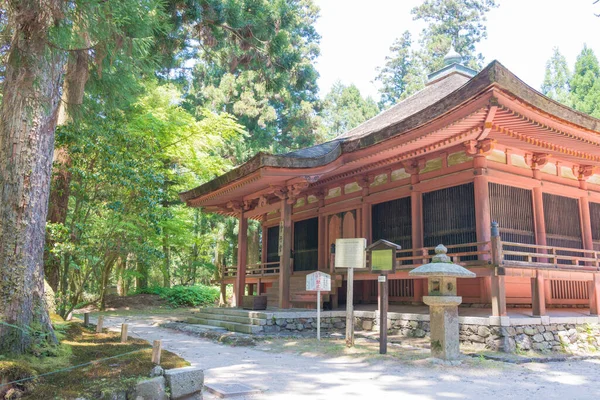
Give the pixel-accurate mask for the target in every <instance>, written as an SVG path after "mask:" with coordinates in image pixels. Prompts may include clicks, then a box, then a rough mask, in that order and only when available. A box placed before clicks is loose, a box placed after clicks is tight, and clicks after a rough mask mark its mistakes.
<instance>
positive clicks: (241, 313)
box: [199, 307, 273, 319]
mask: <svg viewBox="0 0 600 400" xmlns="http://www.w3.org/2000/svg"><path fill="white" fill-rule="evenodd" d="M199 313H204V314H213V315H232V316H235V317H246V318H258V319H261V318H262V319H264V318H271V317H272V316H273V314H272V313H269V312H265V311H250V310H240V309H239V308H225V307H209V308H202V309H200V311H199ZM213 319H214V318H213Z"/></svg>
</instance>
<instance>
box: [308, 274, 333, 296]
mask: <svg viewBox="0 0 600 400" xmlns="http://www.w3.org/2000/svg"><path fill="white" fill-rule="evenodd" d="M306 290H307V291H311V292H316V291H323V292H328V291H330V290H331V275H329V274H326V273H325V272H321V271H317V272H313V273H312V274H308V275H306Z"/></svg>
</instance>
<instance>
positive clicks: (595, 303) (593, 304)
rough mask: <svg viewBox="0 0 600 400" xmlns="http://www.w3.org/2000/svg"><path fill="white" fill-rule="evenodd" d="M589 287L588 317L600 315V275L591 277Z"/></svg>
mask: <svg viewBox="0 0 600 400" xmlns="http://www.w3.org/2000/svg"><path fill="white" fill-rule="evenodd" d="M589 285H590V286H589V294H590V315H600V273H597V274H594V275H593V278H592V281H591V282H590V283H589Z"/></svg>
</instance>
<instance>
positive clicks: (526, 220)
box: [489, 183, 535, 261]
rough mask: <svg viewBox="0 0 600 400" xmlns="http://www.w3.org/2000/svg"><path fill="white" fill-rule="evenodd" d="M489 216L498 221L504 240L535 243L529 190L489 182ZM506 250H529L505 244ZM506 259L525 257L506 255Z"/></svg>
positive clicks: (520, 259) (522, 259)
mask: <svg viewBox="0 0 600 400" xmlns="http://www.w3.org/2000/svg"><path fill="white" fill-rule="evenodd" d="M489 188H490V216H491V219H492V221H496V222H498V226H499V228H500V237H501V238H502V240H504V241H506V242H516V243H530V244H535V223H534V218H533V200H532V195H531V190H527V189H520V188H516V187H512V186H507V185H499V184H497V183H490V184H489ZM506 249H507V250H514V251H531V252H535V251H534V250H533V249H525V248H523V247H519V248H515V247H512V246H506ZM506 259H507V260H516V261H525V257H521V256H506Z"/></svg>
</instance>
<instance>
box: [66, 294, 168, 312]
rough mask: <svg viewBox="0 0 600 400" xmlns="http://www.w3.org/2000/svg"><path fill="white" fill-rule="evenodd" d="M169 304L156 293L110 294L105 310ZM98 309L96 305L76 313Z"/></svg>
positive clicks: (152, 307)
mask: <svg viewBox="0 0 600 400" xmlns="http://www.w3.org/2000/svg"><path fill="white" fill-rule="evenodd" d="M166 308H169V305H168V303H167V301H166V300H163V299H161V298H160V296H158V295H156V294H136V295H132V296H117V295H114V294H109V295H107V296H106V310H105V311H146V310H154V309H166ZM94 311H98V308H97V307H96V306H95V305H90V306H88V307H85V308H82V309H79V310H76V311H75V313H76V314H77V313H83V312H94Z"/></svg>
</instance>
